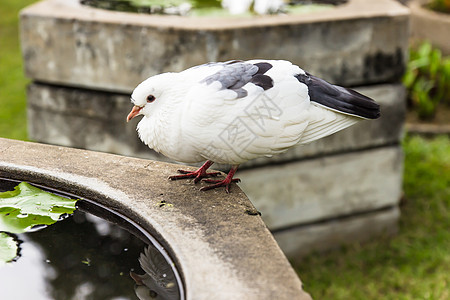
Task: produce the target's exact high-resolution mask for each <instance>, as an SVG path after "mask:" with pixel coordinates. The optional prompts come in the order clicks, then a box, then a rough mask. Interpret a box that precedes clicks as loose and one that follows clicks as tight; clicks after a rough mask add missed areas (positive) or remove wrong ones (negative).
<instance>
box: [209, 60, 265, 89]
mask: <svg viewBox="0 0 450 300" xmlns="http://www.w3.org/2000/svg"><path fill="white" fill-rule="evenodd" d="M222 64H223V69H222V70H220V71H218V72H216V73H214V74H212V75H210V76H208V77H206V78H205V79H203V80H202V81H201V82H200V83H206V84H208V85H209V84H211V83H213V82H215V81H218V82H220V84H221V85H222V88H223V89H229V90H233V91H235V92H236V93H237V95H238V98H243V97H246V96H247V94H248V92H247V91H246V90H245V89H243V88H242V87H243V86H244V85H246V84H247V83H249V82H252V83H254V84H255V85H258V86H260V87H262V88H263V89H264V90H267V89H269V88H271V87H272V86H273V80H272V78H270V77H269V76H267V75H262V74H261V73H262V72H261V71H260V68H259V66H258V65H256V64H250V63H246V62H242V61H237V60H233V61H228V62H225V63H222ZM265 67H267V66H266V65H265Z"/></svg>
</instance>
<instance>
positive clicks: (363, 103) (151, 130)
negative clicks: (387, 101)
mask: <svg viewBox="0 0 450 300" xmlns="http://www.w3.org/2000/svg"><path fill="white" fill-rule="evenodd" d="M131 101H132V102H133V104H134V107H133V109H132V110H131V112H130V113H129V114H128V116H127V121H129V120H131V119H132V118H134V117H136V116H138V115H143V116H144V117H143V118H142V120H141V121H140V122H139V124H138V126H137V131H138V133H139V137H140V139H141V140H142V141H143V142H144V143H145V144H146V145H148V146H149V147H150V148H152V149H154V150H155V151H157V152H160V153H162V154H163V155H165V156H167V157H169V158H171V159H173V160H175V161H179V162H183V163H196V162H203V161H206V162H205V163H204V164H203V165H202V166H201V167H200V168H199V169H198V170H196V171H185V170H178V171H179V172H180V173H182V175H175V176H171V177H169V178H170V179H172V180H177V179H184V178H194V182H195V183H197V182H199V181H200V180H202V179H203V178H205V177H211V176H217V175H218V174H219V173H217V172H214V173H207V172H206V171H207V169H208V168H209V167H210V166H211V165H212V164H213V163H214V162H216V163H222V164H230V165H231V166H232V167H231V170H230V171H229V173H228V175H227V176H226V178H225V179H224V180H211V179H203V181H204V182H207V183H212V185H209V186H206V187H203V188H201V190H203V191H205V190H209V189H213V188H217V187H222V186H223V187H225V190H226V192H227V193H228V192H229V188H230V184H231V183H232V182H238V181H239V179H237V178H233V176H234V174H235V172H236V170H237V168H238V166H239V165H240V164H242V163H244V162H246V161H248V160H251V159H254V158H258V157H263V156H267V157H270V156H272V155H274V154H279V153H283V152H285V151H287V150H288V149H289V148H291V147H293V146H295V145H298V144H305V143H309V142H312V141H314V140H317V139H320V138H322V137H325V136H328V135H330V134H332V133H335V132H337V131H339V130H342V129H344V128H346V127H348V126H351V125H353V124H355V123H356V122H358V121H360V120H363V119H376V118H378V117H379V116H380V109H379V105H378V104H377V103H376V102H375V101H374V100H372V99H370V98H368V97H366V96H364V95H362V94H360V93H358V92H356V91H353V90H351V89H347V88H343V87H340V86H337V85H333V84H330V83H328V82H326V81H325V80H323V79H320V78H318V77H315V76H313V75H311V74H309V73H307V72H305V71H303V70H302V69H301V68H300V67H298V66H296V65H294V64H292V63H291V62H289V61H285V60H259V59H258V60H250V61H239V60H233V61H228V62H213V63H208V64H204V65H200V66H196V67H192V68H190V69H187V70H185V71H182V72H178V73H163V74H159V75H155V76H152V77H150V78H148V79H147V80H145V81H143V82H142V83H140V84H139V85H138V86H137V87H136V88H135V90H134V91H133V93H132V95H131Z"/></svg>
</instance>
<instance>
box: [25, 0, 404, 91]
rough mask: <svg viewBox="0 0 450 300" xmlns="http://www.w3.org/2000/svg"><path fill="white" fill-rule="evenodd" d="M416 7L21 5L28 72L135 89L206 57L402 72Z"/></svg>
mask: <svg viewBox="0 0 450 300" xmlns="http://www.w3.org/2000/svg"><path fill="white" fill-rule="evenodd" d="M408 13H409V12H408V9H407V8H405V7H404V6H402V5H401V4H399V3H397V2H396V1H393V0H378V1H372V0H350V1H349V2H348V4H345V5H341V6H337V7H336V8H335V9H331V10H328V11H323V12H320V13H310V14H299V15H287V16H282V15H280V16H261V17H255V18H233V19H232V21H230V19H229V18H219V19H218V18H207V17H204V18H186V17H179V16H155V15H152V16H149V15H139V14H130V13H122V12H112V11H107V10H101V9H95V8H91V7H86V6H82V5H80V4H79V3H78V1H77V0H46V1H42V2H39V3H36V4H34V5H32V6H30V7H28V8H26V9H24V10H23V11H22V12H21V15H20V24H21V45H22V52H23V56H24V64H25V70H26V74H27V76H28V77H30V78H33V79H34V80H37V81H43V82H49V83H52V84H60V85H68V86H82V87H89V88H94V89H104V90H111V91H119V92H126V93H129V92H130V91H131V90H132V89H133V88H134V87H135V86H136V85H137V83H139V82H141V81H142V80H143V79H145V78H147V77H149V76H150V75H154V74H157V73H161V72H167V71H180V70H183V69H185V68H187V67H190V66H193V65H197V64H202V63H205V61H224V60H229V59H253V58H257V57H259V58H271V59H287V60H291V61H292V62H294V63H296V64H299V65H300V66H302V67H303V68H305V69H306V70H308V71H309V72H310V73H312V74H315V75H317V76H320V77H323V78H325V79H327V80H329V81H331V82H334V83H338V84H342V85H353V86H356V85H367V84H373V83H381V82H392V81H397V80H398V79H399V77H400V76H401V74H402V73H403V70H404V68H405V63H406V59H407V49H408V47H407V46H408Z"/></svg>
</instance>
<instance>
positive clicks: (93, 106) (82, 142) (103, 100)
mask: <svg viewBox="0 0 450 300" xmlns="http://www.w3.org/2000/svg"><path fill="white" fill-rule="evenodd" d="M358 91H360V92H362V93H364V94H367V95H368V96H370V97H373V98H374V99H376V100H377V101H378V102H379V103H380V104H381V115H382V116H381V118H380V119H378V120H375V121H363V122H361V123H360V124H357V125H355V126H352V127H350V128H348V129H346V130H344V131H341V132H338V133H336V134H334V135H332V136H329V137H326V138H324V139H321V140H318V141H316V142H313V143H311V144H308V145H303V146H298V147H294V148H292V149H290V150H289V151H287V152H286V153H284V154H281V155H278V156H274V157H272V158H270V159H268V158H260V159H256V160H253V161H249V162H248V163H246V164H244V165H243V167H244V168H245V167H251V166H260V165H266V164H270V163H276V162H286V161H293V160H298V159H303V158H306V157H316V156H320V155H324V154H330V153H340V152H345V151H354V150H358V149H366V148H371V147H379V146H383V145H391V144H395V143H398V141H399V140H400V137H401V134H402V127H403V121H404V115H405V103H404V99H405V93H404V88H403V86H402V85H400V84H384V85H375V86H371V87H362V88H358ZM93 99H95V101H93ZM131 106H132V105H131V103H130V100H129V95H121V94H113V93H107V92H95V91H89V90H84V89H72V88H64V87H56V86H49V85H44V84H31V85H30V86H29V89H28V124H29V135H30V138H31V139H33V140H35V141H38V142H44V143H50V144H57V145H63V146H70V147H76V148H85V149H92V150H97V151H104V152H112V153H118V154H123V155H132V156H138V157H143V158H150V159H158V160H168V159H167V158H165V157H164V156H162V155H159V154H157V153H155V152H154V151H152V150H150V149H149V148H148V147H147V146H145V145H144V144H143V143H142V142H141V141H140V140H139V139H138V136H137V133H136V123H137V120H132V122H130V123H129V124H127V123H126V122H125V117H126V115H127V114H128V112H129V110H130V109H131ZM227 167H228V166H226V167H222V168H221V169H225V168H227ZM216 168H217V166H216Z"/></svg>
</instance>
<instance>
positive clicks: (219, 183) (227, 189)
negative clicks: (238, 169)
mask: <svg viewBox="0 0 450 300" xmlns="http://www.w3.org/2000/svg"><path fill="white" fill-rule="evenodd" d="M202 181H203V182H206V183H213V184H212V185H208V186H204V187H202V188H201V189H200V191H209V190H212V189H215V188H218V187H225V192H227V194H229V193H230V186H231V183H232V182H240V181H241V180H240V179H239V178H233V179H231V180H227V179H224V180H214V179H203V180H202Z"/></svg>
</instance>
